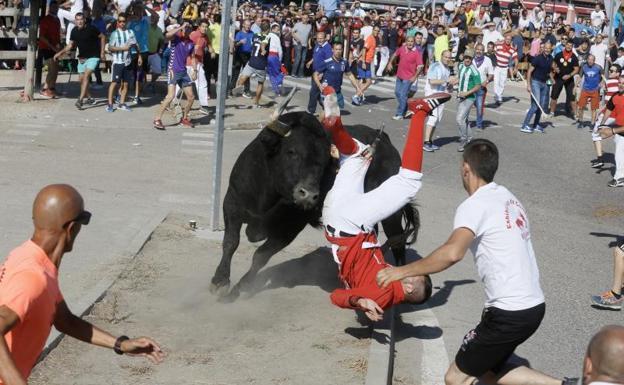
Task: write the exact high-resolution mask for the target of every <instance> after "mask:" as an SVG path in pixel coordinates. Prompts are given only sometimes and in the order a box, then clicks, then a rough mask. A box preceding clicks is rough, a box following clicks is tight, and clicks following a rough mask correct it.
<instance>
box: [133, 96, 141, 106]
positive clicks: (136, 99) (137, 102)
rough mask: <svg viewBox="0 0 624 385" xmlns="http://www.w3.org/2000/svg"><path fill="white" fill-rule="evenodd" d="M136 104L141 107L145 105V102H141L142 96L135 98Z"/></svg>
mask: <svg viewBox="0 0 624 385" xmlns="http://www.w3.org/2000/svg"><path fill="white" fill-rule="evenodd" d="M134 104H136V105H141V104H143V100H141V97H140V96H135V97H134Z"/></svg>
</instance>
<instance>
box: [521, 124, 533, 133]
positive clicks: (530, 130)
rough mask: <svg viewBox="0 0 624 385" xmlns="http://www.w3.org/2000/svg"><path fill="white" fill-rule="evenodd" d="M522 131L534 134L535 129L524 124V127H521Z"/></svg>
mask: <svg viewBox="0 0 624 385" xmlns="http://www.w3.org/2000/svg"><path fill="white" fill-rule="evenodd" d="M520 132H524V133H525V134H532V133H533V129H532V128H531V127H529V126H526V125H525V126H522V128H521V129H520Z"/></svg>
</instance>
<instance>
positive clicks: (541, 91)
mask: <svg viewBox="0 0 624 385" xmlns="http://www.w3.org/2000/svg"><path fill="white" fill-rule="evenodd" d="M531 92H532V93H533V96H534V97H535V98H533V97H531V107H530V108H529V112H527V114H526V117H525V118H524V123H522V127H524V126H528V125H529V121H530V120H531V117H532V116H533V114H535V120H534V121H533V128H535V127H537V125H538V124H539V121H540V118H541V117H542V111H541V110H540V109H539V107H538V105H537V103H536V102H535V99H537V100H539V103H540V105H541V106H542V109H544V111H546V109H547V108H548V86H547V85H546V82H540V81H539V80H535V79H531Z"/></svg>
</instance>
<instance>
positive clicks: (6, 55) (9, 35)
mask: <svg viewBox="0 0 624 385" xmlns="http://www.w3.org/2000/svg"><path fill="white" fill-rule="evenodd" d="M7 16H8V17H28V16H30V9H18V8H5V9H2V10H0V17H7ZM16 37H17V38H23V39H27V38H28V30H17V31H13V30H12V31H6V30H0V39H14V38H16ZM0 60H26V51H25V50H21V51H0Z"/></svg>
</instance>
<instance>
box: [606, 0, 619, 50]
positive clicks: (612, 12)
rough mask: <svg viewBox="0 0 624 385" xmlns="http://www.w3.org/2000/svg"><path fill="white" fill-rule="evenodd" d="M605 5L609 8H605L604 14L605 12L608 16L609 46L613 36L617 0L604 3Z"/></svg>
mask: <svg viewBox="0 0 624 385" xmlns="http://www.w3.org/2000/svg"><path fill="white" fill-rule="evenodd" d="M605 5H606V6H607V7H609V6H610V7H609V9H607V7H605V12H607V13H608V15H609V44H610V43H611V40H612V39H613V38H614V36H615V14H616V13H617V9H618V5H619V0H610V1H605Z"/></svg>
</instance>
